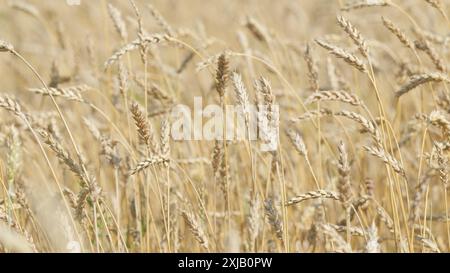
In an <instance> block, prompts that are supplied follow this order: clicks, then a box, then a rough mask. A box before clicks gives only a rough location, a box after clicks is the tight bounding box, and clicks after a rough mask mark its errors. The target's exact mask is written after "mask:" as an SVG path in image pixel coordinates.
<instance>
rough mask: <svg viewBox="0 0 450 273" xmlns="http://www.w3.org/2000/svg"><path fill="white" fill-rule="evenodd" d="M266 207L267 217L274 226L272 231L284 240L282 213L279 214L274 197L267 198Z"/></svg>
mask: <svg viewBox="0 0 450 273" xmlns="http://www.w3.org/2000/svg"><path fill="white" fill-rule="evenodd" d="M264 209H265V212H266V216H267V219H268V221H269V224H270V226H271V227H272V231H273V232H274V233H275V235H276V237H277V238H278V239H279V240H280V241H281V242H284V239H283V223H282V222H281V219H280V215H279V214H278V211H277V209H276V208H275V205H274V203H273V200H272V199H267V200H266V201H265V202H264Z"/></svg>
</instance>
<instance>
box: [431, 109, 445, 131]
mask: <svg viewBox="0 0 450 273" xmlns="http://www.w3.org/2000/svg"><path fill="white" fill-rule="evenodd" d="M428 121H429V122H430V123H431V124H433V125H435V126H437V127H439V128H441V130H442V132H443V133H444V135H446V136H449V135H450V121H448V119H447V118H446V116H445V114H444V112H442V111H439V110H436V111H433V112H431V113H430V116H429V117H428Z"/></svg>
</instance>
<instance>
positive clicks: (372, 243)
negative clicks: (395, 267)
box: [365, 223, 381, 253]
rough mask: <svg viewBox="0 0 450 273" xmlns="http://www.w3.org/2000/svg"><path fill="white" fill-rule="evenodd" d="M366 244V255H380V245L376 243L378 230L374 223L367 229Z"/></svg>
mask: <svg viewBox="0 0 450 273" xmlns="http://www.w3.org/2000/svg"><path fill="white" fill-rule="evenodd" d="M367 237H368V238H367V244H366V249H365V252H366V253H380V252H381V248H380V243H379V242H378V240H379V238H378V229H377V226H376V225H375V223H372V225H371V226H370V227H369V228H368V229H367Z"/></svg>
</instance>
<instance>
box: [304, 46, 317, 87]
mask: <svg viewBox="0 0 450 273" xmlns="http://www.w3.org/2000/svg"><path fill="white" fill-rule="evenodd" d="M304 58H305V62H306V65H307V67H308V79H309V83H310V85H311V89H312V90H313V91H318V90H319V72H318V69H317V63H316V62H315V61H314V58H313V56H312V53H311V46H310V45H309V44H307V45H306V49H305V54H304Z"/></svg>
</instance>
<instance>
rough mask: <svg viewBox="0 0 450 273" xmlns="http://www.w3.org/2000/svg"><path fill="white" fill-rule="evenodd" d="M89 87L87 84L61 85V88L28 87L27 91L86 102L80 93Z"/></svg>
mask: <svg viewBox="0 0 450 273" xmlns="http://www.w3.org/2000/svg"><path fill="white" fill-rule="evenodd" d="M90 89H91V88H90V87H89V86H87V85H79V86H71V87H63V88H48V89H47V88H30V89H28V91H30V92H32V93H36V94H41V95H46V96H49V95H50V94H51V95H52V96H54V97H62V98H65V99H67V100H72V101H78V102H86V101H85V100H84V99H83V97H82V96H81V93H83V92H86V91H88V90H90Z"/></svg>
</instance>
